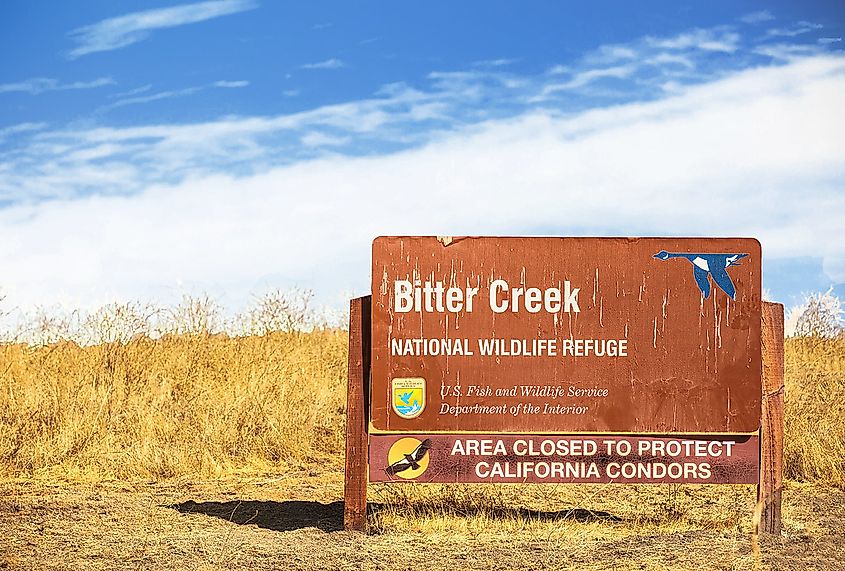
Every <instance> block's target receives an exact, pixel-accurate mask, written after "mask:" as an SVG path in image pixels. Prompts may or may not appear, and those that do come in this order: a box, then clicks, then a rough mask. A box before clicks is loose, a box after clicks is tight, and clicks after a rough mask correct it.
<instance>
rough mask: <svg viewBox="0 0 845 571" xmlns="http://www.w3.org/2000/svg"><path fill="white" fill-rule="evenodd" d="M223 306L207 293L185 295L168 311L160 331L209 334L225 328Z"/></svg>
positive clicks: (179, 333)
mask: <svg viewBox="0 0 845 571" xmlns="http://www.w3.org/2000/svg"><path fill="white" fill-rule="evenodd" d="M224 325H225V320H224V318H223V308H222V307H221V306H220V304H219V303H217V302H216V301H215V300H213V299H212V298H211V297H209V296H208V295H207V294H203V295H199V296H192V295H185V296H183V297H182V301H181V302H180V303H179V304H178V305H177V306H176V307H174V308H173V309H171V310H169V311H168V312H167V316H166V318H165V320H164V323H163V324H162V328H161V330H160V333H175V334H176V335H208V334H211V333H219V332H220V331H222V330H223V327H224Z"/></svg>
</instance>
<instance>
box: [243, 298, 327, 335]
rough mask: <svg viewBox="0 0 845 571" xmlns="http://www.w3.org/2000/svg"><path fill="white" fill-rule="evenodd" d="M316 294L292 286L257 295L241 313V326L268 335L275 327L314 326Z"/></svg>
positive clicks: (278, 329)
mask: <svg viewBox="0 0 845 571" xmlns="http://www.w3.org/2000/svg"><path fill="white" fill-rule="evenodd" d="M313 297H314V294H313V293H312V292H310V291H305V290H300V289H293V290H290V291H282V290H278V289H276V290H272V291H269V292H267V293H265V294H264V295H261V296H259V297H257V298H255V301H254V302H253V303H252V304H251V306H250V307H249V308H248V309H247V311H246V313H245V314H244V315H243V316H242V319H241V321H242V323H241V327H242V329H243V332H244V333H245V334H247V335H266V334H268V333H272V332H274V331H285V332H290V331H304V330H307V329H310V328H311V327H313V326H315V325H316V324H317V323H316V321H315V315H314V312H313V310H312V308H311V300H312V299H313Z"/></svg>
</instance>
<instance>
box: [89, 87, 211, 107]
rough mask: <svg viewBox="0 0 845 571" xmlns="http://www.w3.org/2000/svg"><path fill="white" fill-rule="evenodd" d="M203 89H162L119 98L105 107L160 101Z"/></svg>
mask: <svg viewBox="0 0 845 571" xmlns="http://www.w3.org/2000/svg"><path fill="white" fill-rule="evenodd" d="M201 89H202V87H186V88H185V89H173V90H168V91H160V92H158V93H151V94H149V95H138V96H136V97H127V98H125V99H118V100H117V101H115V102H114V103H112V104H110V105H107V106H106V107H105V109H114V108H117V107H125V106H126V105H140V104H142V103H150V102H153V101H160V100H162V99H173V98H174V97H185V96H187V95H193V94H195V93H197V92H198V91H200V90H201Z"/></svg>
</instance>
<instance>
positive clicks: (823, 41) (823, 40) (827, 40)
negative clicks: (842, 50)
mask: <svg viewBox="0 0 845 571" xmlns="http://www.w3.org/2000/svg"><path fill="white" fill-rule="evenodd" d="M841 41H842V38H819V43H820V44H838V43H839V42H841Z"/></svg>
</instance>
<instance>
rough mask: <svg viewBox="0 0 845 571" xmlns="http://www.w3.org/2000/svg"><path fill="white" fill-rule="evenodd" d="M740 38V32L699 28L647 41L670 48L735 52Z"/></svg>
mask: <svg viewBox="0 0 845 571" xmlns="http://www.w3.org/2000/svg"><path fill="white" fill-rule="evenodd" d="M739 39H740V36H739V34H738V33H736V32H733V31H730V30H721V29H703V30H702V29H699V30H693V31H691V32H684V33H682V34H678V35H677V36H674V37H671V38H647V43H649V44H650V45H652V46H654V47H658V48H662V49H669V50H684V49H691V48H692V49H698V50H703V51H709V52H725V53H733V52H735V51H736V50H737V49H738V48H739Z"/></svg>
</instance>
